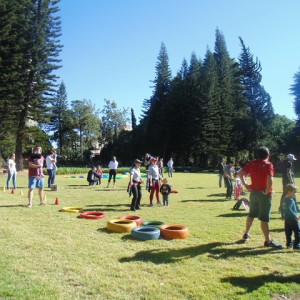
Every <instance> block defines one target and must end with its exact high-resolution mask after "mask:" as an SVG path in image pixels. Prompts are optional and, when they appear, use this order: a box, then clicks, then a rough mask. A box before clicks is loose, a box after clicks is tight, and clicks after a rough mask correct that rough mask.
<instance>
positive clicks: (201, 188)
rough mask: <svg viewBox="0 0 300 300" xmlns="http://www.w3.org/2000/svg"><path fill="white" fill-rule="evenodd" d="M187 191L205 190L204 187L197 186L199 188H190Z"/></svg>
mask: <svg viewBox="0 0 300 300" xmlns="http://www.w3.org/2000/svg"><path fill="white" fill-rule="evenodd" d="M186 189H187V190H203V189H204V187H201V186H199V187H198V186H197V187H188V188H186Z"/></svg>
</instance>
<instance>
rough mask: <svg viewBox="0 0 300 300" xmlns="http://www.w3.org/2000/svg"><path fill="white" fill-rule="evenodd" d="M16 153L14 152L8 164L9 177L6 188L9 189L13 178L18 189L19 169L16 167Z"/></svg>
mask: <svg viewBox="0 0 300 300" xmlns="http://www.w3.org/2000/svg"><path fill="white" fill-rule="evenodd" d="M15 158H16V156H15V154H14V153H12V154H11V155H10V157H9V159H8V161H7V164H8V177H7V181H6V188H7V189H8V190H9V186H10V181H11V180H12V182H13V186H14V189H16V184H17V182H16V181H17V169H16V161H15Z"/></svg>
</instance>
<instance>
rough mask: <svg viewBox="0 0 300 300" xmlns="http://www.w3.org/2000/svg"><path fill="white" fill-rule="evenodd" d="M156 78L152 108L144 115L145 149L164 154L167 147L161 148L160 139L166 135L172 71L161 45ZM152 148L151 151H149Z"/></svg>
mask: <svg viewBox="0 0 300 300" xmlns="http://www.w3.org/2000/svg"><path fill="white" fill-rule="evenodd" d="M155 69H156V76H155V79H154V81H153V83H154V90H153V95H152V97H151V99H150V101H149V104H150V107H149V109H148V111H147V112H145V114H144V120H143V123H144V132H145V143H146V144H145V147H148V150H147V151H155V152H162V151H164V147H165V145H163V148H161V143H160V142H159V140H160V138H161V137H162V136H163V135H164V132H163V124H162V123H161V120H162V118H163V111H164V107H165V106H166V103H167V99H168V93H169V92H170V83H171V71H170V68H169V57H168V53H167V49H166V46H165V45H164V43H162V44H161V48H160V51H159V55H158V58H157V63H156V67H155ZM149 148H150V149H149Z"/></svg>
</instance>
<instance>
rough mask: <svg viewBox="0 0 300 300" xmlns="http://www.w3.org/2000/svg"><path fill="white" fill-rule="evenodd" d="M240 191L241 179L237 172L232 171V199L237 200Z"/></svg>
mask: <svg viewBox="0 0 300 300" xmlns="http://www.w3.org/2000/svg"><path fill="white" fill-rule="evenodd" d="M241 192H242V181H241V179H240V178H239V176H238V173H237V172H235V173H234V200H239V199H240V196H241Z"/></svg>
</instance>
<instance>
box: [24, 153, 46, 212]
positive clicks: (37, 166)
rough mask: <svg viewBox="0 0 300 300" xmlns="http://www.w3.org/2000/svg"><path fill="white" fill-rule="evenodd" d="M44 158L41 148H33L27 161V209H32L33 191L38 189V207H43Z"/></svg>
mask: <svg viewBox="0 0 300 300" xmlns="http://www.w3.org/2000/svg"><path fill="white" fill-rule="evenodd" d="M43 165H44V157H43V156H42V147H35V148H34V150H33V153H32V154H31V155H30V157H29V159H28V189H29V190H28V206H27V207H28V208H31V207H32V198H33V190H34V189H35V188H38V190H39V197H40V205H44V204H45V202H44V174H43Z"/></svg>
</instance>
